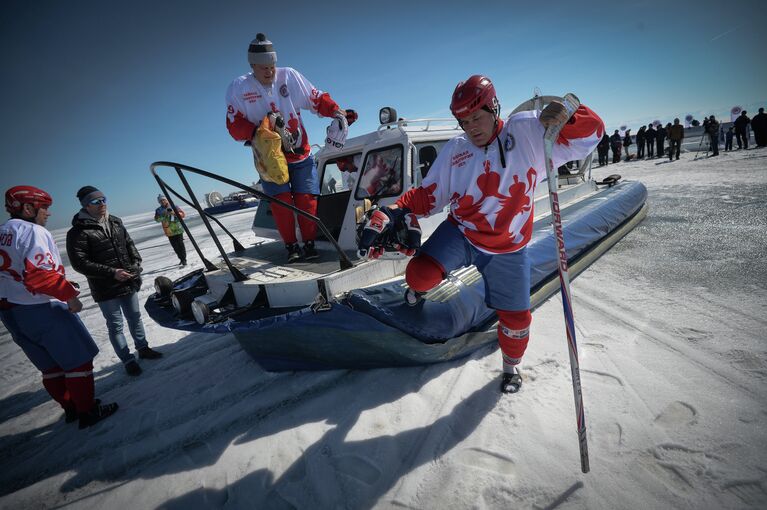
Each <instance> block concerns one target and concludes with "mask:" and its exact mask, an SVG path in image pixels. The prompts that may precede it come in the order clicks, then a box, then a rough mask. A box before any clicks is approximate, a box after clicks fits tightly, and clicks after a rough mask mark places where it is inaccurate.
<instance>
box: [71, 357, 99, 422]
mask: <svg viewBox="0 0 767 510" xmlns="http://www.w3.org/2000/svg"><path fill="white" fill-rule="evenodd" d="M64 377H65V378H66V385H67V389H68V390H69V395H70V397H71V399H72V402H74V404H75V408H77V412H78V413H87V412H88V411H90V410H91V408H93V393H94V387H93V386H94V385H93V363H92V362H90V361H89V362H88V363H85V364H83V365H80V366H79V367H77V368H73V369H72V370H67V371H66V372H64Z"/></svg>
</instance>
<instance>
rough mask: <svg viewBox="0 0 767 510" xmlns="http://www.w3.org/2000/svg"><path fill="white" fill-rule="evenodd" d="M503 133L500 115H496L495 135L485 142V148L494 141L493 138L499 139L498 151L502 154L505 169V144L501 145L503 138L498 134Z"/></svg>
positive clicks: (502, 164) (502, 163)
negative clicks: (499, 120)
mask: <svg viewBox="0 0 767 510" xmlns="http://www.w3.org/2000/svg"><path fill="white" fill-rule="evenodd" d="M500 133H501V125H500V123H499V122H498V116H497V115H495V124H494V125H493V136H491V137H490V140H488V141H487V143H486V144H485V150H487V148H488V147H489V146H490V144H491V143H493V140H497V141H498V153H499V154H500V155H501V166H502V167H503V168H504V169H505V168H506V156H505V155H504V153H503V146H502V145H501V138H500V137H499V136H498V135H499V134H500Z"/></svg>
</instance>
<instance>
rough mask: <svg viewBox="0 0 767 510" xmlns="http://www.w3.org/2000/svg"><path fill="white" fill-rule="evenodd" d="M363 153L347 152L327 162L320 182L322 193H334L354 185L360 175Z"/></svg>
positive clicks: (346, 189)
mask: <svg viewBox="0 0 767 510" xmlns="http://www.w3.org/2000/svg"><path fill="white" fill-rule="evenodd" d="M361 159H362V153H361V152H358V153H356V154H347V155H345V156H341V157H340V158H336V159H333V160H330V161H328V162H327V163H325V168H324V170H323V172H322V181H321V184H320V195H332V194H334V193H340V192H342V191H348V190H350V189H352V188H353V187H354V183H355V182H356V181H357V176H358V175H359V166H360V160H361Z"/></svg>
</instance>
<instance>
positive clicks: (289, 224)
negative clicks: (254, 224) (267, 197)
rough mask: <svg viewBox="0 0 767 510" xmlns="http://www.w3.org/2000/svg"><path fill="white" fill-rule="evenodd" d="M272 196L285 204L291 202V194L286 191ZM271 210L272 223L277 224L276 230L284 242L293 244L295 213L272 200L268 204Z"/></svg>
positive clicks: (294, 238) (294, 237) (294, 239)
mask: <svg viewBox="0 0 767 510" xmlns="http://www.w3.org/2000/svg"><path fill="white" fill-rule="evenodd" d="M274 198H276V199H278V200H282V201H283V202H285V203H287V204H291V205H292V204H293V195H292V194H291V193H290V192H289V191H286V192H285V193H280V194H279V195H275V196H274ZM269 207H270V208H271V210H272V216H273V217H274V223H275V225H277V231H278V232H279V233H280V237H282V240H283V241H284V242H285V244H293V243H295V242H296V217H295V213H293V211H291V210H290V209H287V208H285V207H282V206H281V205H277V204H275V203H274V202H272V203H271V204H269Z"/></svg>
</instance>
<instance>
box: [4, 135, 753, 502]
mask: <svg viewBox="0 0 767 510" xmlns="http://www.w3.org/2000/svg"><path fill="white" fill-rule="evenodd" d="M595 173H596V175H597V176H599V177H604V176H606V175H608V174H612V173H619V174H622V175H623V177H624V178H628V179H638V180H641V181H643V182H644V183H645V184H646V185H647V187H648V190H649V202H650V213H649V216H648V217H647V219H646V220H645V221H644V222H643V223H642V224H641V225H640V226H639V227H638V228H637V229H636V230H635V231H634V232H632V233H631V234H629V236H628V237H627V238H625V239H623V240H622V241H621V242H620V243H618V245H616V246H615V247H614V248H613V249H612V250H611V251H610V252H608V253H607V254H606V255H605V256H603V257H602V258H601V259H600V260H598V261H597V262H596V263H595V264H594V265H593V266H591V267H590V268H589V269H588V270H587V271H586V272H585V273H584V274H583V275H581V276H580V277H579V278H577V279H576V280H575V281H574V282H573V296H574V307H575V317H576V325H577V333H578V335H579V345H580V350H581V375H582V380H583V392H584V402H585V407H586V417H587V425H588V440H589V451H590V459H591V472H590V473H589V474H586V475H584V474H581V472H580V469H579V468H580V464H579V457H578V443H577V436H576V432H575V423H574V422H575V418H574V410H573V399H572V390H571V383H570V369H569V364H568V355H567V347H566V341H565V337H564V324H563V319H562V305H561V300H560V299H559V297H558V296H557V297H554V298H552V299H550V300H549V301H548V302H546V303H545V304H543V305H542V306H541V307H539V308H538V309H537V310H535V312H534V314H533V316H534V320H533V326H532V333H531V343H530V347H529V349H528V353H527V355H526V357H525V360H524V363H523V373H524V379H525V384H524V386H523V389H522V391H521V392H520V393H518V394H516V395H514V396H505V397H501V396H500V394H499V392H498V389H497V386H498V377H499V373H500V371H499V365H500V355H499V353H498V351H497V349H496V348H490V347H488V348H485V349H482V350H480V351H478V352H476V353H474V354H473V355H472V356H471V357H469V358H467V359H463V360H460V361H456V362H452V363H446V364H442V365H436V366H426V367H417V368H398V369H378V370H367V371H329V372H320V373H281V374H270V373H267V372H264V371H262V370H261V369H259V368H258V367H257V366H256V364H255V363H254V362H253V361H252V360H251V359H250V358H249V357H248V356H247V355H246V354H245V353H244V352H243V351H242V349H241V348H240V346H239V344H238V343H237V342H236V341H235V340H234V338H233V337H232V336H230V335H225V336H208V335H200V334H187V333H184V332H180V331H174V330H166V329H163V328H161V327H159V326H156V325H154V324H153V323H152V322H151V320H150V319H148V318H147V317H145V325H146V326H147V329H148V333H149V340H150V344H151V345H152V346H153V347H158V348H159V350H161V351H163V352H164V353H165V357H164V358H163V359H161V360H158V361H144V362H142V366H143V368H144V373H143V374H142V375H141V376H140V377H138V378H131V377H128V376H127V375H126V374H125V372H124V370H123V369H122V366H121V364H120V363H119V360H118V359H117V357H116V356H115V355H114V353H113V351H112V348H111V346H110V344H109V341H108V339H107V333H106V328H105V325H104V320H103V318H102V317H101V314H100V312H99V309H98V307H97V306H96V305H95V304H94V303H93V301H92V300H91V299H90V296H88V295H85V297H84V302H85V305H86V306H85V309H84V310H83V312H82V314H81V316H82V318H83V320H84V321H85V323H86V325H87V326H88V327H89V329H90V330H91V332H92V333H93V335H94V338H95V339H96V341H97V343H98V344H99V347H100V348H101V353H100V354H99V355H98V357H97V358H96V360H95V366H96V371H97V381H96V390H97V395H98V396H100V397H101V398H102V399H105V400H106V401H117V402H119V404H120V406H121V407H120V410H119V412H118V413H117V414H116V415H115V416H114V417H112V418H110V419H108V420H106V421H104V422H102V423H100V424H99V425H98V426H96V427H93V428H92V429H89V430H85V431H80V430H78V429H77V427H76V426H75V425H67V424H65V423H64V421H63V419H62V413H61V411H60V409H59V408H58V407H57V405H55V404H54V403H53V402H51V400H50V399H49V398H48V396H47V394H46V393H45V392H44V391H43V389H42V387H41V384H40V377H39V374H38V373H37V372H36V370H35V369H34V368H33V366H32V365H31V364H30V363H29V362H28V361H27V360H26V358H25V357H24V355H23V354H22V353H21V351H20V350H19V349H18V347H17V346H16V345H15V344H14V343H13V342H12V341H11V339H10V337H9V335H8V333H7V332H5V330H4V329H0V331H1V332H2V337H0V363H1V365H0V366H2V372H0V377H2V388H1V389H0V420H1V421H2V423H0V507H1V508H13V509H22V508H24V509H28V508H61V507H69V508H93V509H104V508H140V509H149V508H168V509H190V508H249V509H250V508H264V509H281V508H310V509H320V508H321V509H326V508H354V509H357V508H371V507H376V508H411V509H445V508H451V509H452V508H456V509H458V508H460V509H463V508H478V509H484V508H487V509H491V508H493V509H508V508H541V509H544V508H545V509H553V508H562V509H568V508H588V509H623V508H626V509H631V508H659V509H660V508H663V509H666V508H689V509H706V508H711V509H721V508H765V507H767V428H766V427H765V420H766V419H767V384H765V383H766V382H767V334H765V331H766V330H767V268H765V264H764V262H765V252H766V251H767V249H766V248H767V247H766V246H765V233H767V213H765V209H764V207H765V203H767V149H758V150H749V151H739V152H735V153H722V155H721V156H719V157H717V158H710V159H704V160H700V159H699V160H698V161H693V155H692V154H683V155H682V159H681V160H680V161H676V162H673V163H669V162H667V161H666V160H652V161H639V162H631V163H620V164H618V165H610V166H608V167H606V168H602V169H595ZM53 212H54V214H70V213H71V211H63V210H61V208H60V207H58V208H57V207H55V206H54V210H53ZM150 214H151V213H150ZM150 214H147V215H146V216H141V217H132V218H126V223H127V224H128V228H129V230H130V231H131V233H132V235H133V237H134V239H135V240H136V241H137V244H138V248H139V250H140V251H141V253H142V255H143V256H144V260H145V276H146V277H145V279H144V286H143V288H142V290H141V300H142V302H143V301H144V300H145V299H146V297H147V296H148V295H150V294H151V293H152V292H153V289H152V280H153V278H154V277H155V276H156V275H158V274H166V275H168V276H171V277H175V276H179V275H181V274H182V273H183V272H184V271H182V270H181V269H179V268H177V267H176V266H175V260H176V259H175V257H174V256H173V255H172V251H171V248H170V245H169V244H168V243H167V241H166V239H165V238H164V237H163V236H162V234H161V229H160V228H159V227H158V226H157V225H155V224H154V223H153V222H152V221H151V217H150ZM251 215H252V211H248V212H246V213H232V214H229V215H227V216H225V217H224V218H225V222H226V224H227V225H228V226H230V227H231V228H232V229H233V230H235V231H237V232H241V233H242V234H243V236H242V238H241V239H242V240H243V241H247V242H252V241H253V239H254V238H253V236H252V234H250V232H249V222H250V218H251ZM197 230H199V227H197ZM63 235H64V231H58V232H56V237H57V239H59V241H60V242H61V241H62V240H63ZM60 246H62V247H63V243H61V244H60ZM187 247H190V246H189V244H188V241H187ZM211 249H212V247H211V246H207V247H206V250H207V251H211ZM211 253H212V252H211ZM193 258H194V257H190V259H193ZM198 265H199V263H198ZM68 274H70V276H72V277H73V278H74V279H75V280H76V281H79V282H81V283H84V279H83V278H82V277H81V276H80V275H78V274H77V273H74V272H72V271H71V270H68ZM84 288H86V289H87V286H84ZM52 330H55V325H52Z"/></svg>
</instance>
